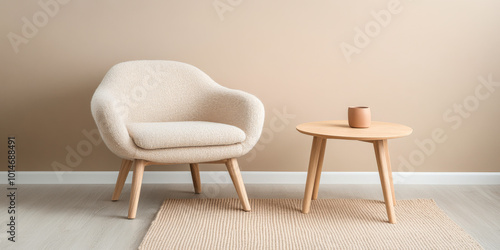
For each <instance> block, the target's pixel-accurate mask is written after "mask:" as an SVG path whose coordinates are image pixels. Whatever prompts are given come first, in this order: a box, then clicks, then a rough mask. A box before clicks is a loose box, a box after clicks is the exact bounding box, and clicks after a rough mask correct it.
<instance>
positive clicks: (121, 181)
mask: <svg viewBox="0 0 500 250" xmlns="http://www.w3.org/2000/svg"><path fill="white" fill-rule="evenodd" d="M130 167H132V161H131V160H126V159H123V161H122V166H121V167H120V172H119V173H118V178H117V179H116V185H115V191H114V192H113V197H112V198H111V200H112V201H117V200H118V199H120V194H121V193H122V189H123V185H125V180H126V179H127V176H128V172H130Z"/></svg>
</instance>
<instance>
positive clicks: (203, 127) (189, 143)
mask: <svg viewBox="0 0 500 250" xmlns="http://www.w3.org/2000/svg"><path fill="white" fill-rule="evenodd" d="M127 129H128V132H129V134H130V137H132V139H133V140H134V143H135V144H136V145H137V146H138V147H140V148H143V149H162V148H180V147H205V146H221V145H231V144H236V143H240V142H243V141H244V140H245V138H246V135H245V132H243V130H241V129H240V128H238V127H235V126H231V125H227V124H222V123H215V122H203V121H186V122H139V123H130V124H128V125H127Z"/></svg>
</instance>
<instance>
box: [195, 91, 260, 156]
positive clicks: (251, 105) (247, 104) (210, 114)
mask: <svg viewBox="0 0 500 250" xmlns="http://www.w3.org/2000/svg"><path fill="white" fill-rule="evenodd" d="M209 103H210V104H209V105H208V106H209V107H208V108H207V109H206V110H207V112H206V113H205V114H204V118H205V120H207V121H213V122H219V123H224V124H229V125H233V126H236V127H238V128H240V129H242V130H243V131H244V132H245V134H246V139H245V141H244V142H243V143H242V146H243V151H244V153H245V154H246V153H247V152H248V151H250V150H251V149H252V148H253V146H255V144H256V143H257V141H258V140H259V138H260V135H261V133H262V128H263V126H264V118H265V110H264V105H263V104H262V102H261V101H260V100H259V99H258V98H257V97H255V96H254V95H251V94H249V93H246V92H243V91H240V90H234V89H228V88H225V87H221V88H218V89H217V91H215V92H213V93H212V94H211V95H210V101H209Z"/></svg>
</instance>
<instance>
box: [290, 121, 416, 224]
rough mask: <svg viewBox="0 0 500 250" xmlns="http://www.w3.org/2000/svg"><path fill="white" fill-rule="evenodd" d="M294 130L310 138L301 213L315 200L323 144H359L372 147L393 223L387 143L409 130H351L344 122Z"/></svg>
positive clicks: (385, 126)
mask: <svg viewBox="0 0 500 250" xmlns="http://www.w3.org/2000/svg"><path fill="white" fill-rule="evenodd" d="M297 130H298V131H299V132H301V133H303V134H306V135H311V136H313V142H312V148H311V157H310V159H309V169H308V171H307V181H306V190H305V193H304V201H303V203H302V213H309V208H310V207H311V200H316V199H317V198H318V188H319V181H320V178H321V170H322V168H323V158H324V155H325V148H326V140H327V139H343V140H358V141H363V142H368V143H372V144H373V147H374V149H375V156H376V159H377V165H378V173H379V175H380V182H381V184H382V191H383V193H384V200H385V206H386V209H387V217H388V218H389V222H390V223H392V224H394V223H396V215H395V214H394V205H396V197H395V196H394V185H393V182H392V171H391V160H390V158H389V149H388V147H387V140H388V139H394V138H399V137H404V136H407V135H410V134H411V133H412V132H413V130H412V129H411V128H410V127H407V126H404V125H401V124H396V123H389V122H377V121H372V122H371V125H370V127H369V128H351V127H349V124H348V123H347V121H321V122H309V123H303V124H300V125H298V126H297Z"/></svg>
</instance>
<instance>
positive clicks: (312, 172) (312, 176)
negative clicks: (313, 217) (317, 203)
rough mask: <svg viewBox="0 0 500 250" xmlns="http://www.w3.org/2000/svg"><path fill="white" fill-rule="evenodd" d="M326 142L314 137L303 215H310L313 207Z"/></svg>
mask: <svg viewBox="0 0 500 250" xmlns="http://www.w3.org/2000/svg"><path fill="white" fill-rule="evenodd" d="M323 140H326V139H323V138H320V137H316V136H315V137H314V138H313V142H312V147H311V156H310V158H309V169H308V171H307V181H306V190H305V192H304V201H303V202H302V213H305V214H307V213H309V208H310V207H311V198H312V193H313V189H314V182H315V180H316V170H317V168H318V160H319V155H320V151H321V144H322V141H323Z"/></svg>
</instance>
